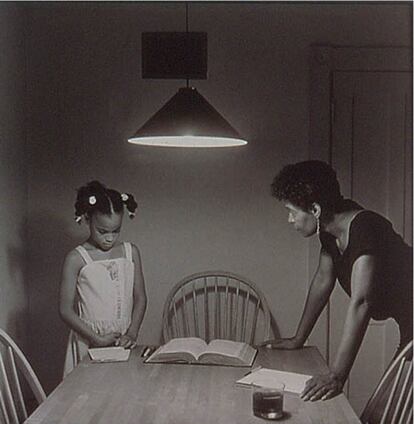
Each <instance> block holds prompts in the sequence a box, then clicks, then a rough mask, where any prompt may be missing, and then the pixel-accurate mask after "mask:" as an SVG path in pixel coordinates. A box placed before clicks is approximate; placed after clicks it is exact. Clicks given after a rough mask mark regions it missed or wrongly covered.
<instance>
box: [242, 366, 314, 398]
mask: <svg viewBox="0 0 414 424" xmlns="http://www.w3.org/2000/svg"><path fill="white" fill-rule="evenodd" d="M310 378H311V376H310V375H305V374H297V373H294V372H286V371H278V370H271V369H268V368H260V369H258V370H254V371H252V372H251V373H250V374H248V375H246V376H245V377H243V378H241V379H240V380H237V381H236V383H238V384H241V385H252V384H257V385H263V386H269V387H272V384H274V383H283V384H284V385H285V391H287V392H290V393H297V394H300V393H302V391H303V389H304V388H305V383H306V381H307V380H309V379H310Z"/></svg>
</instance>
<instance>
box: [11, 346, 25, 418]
mask: <svg viewBox="0 0 414 424" xmlns="http://www.w3.org/2000/svg"><path fill="white" fill-rule="evenodd" d="M7 354H8V357H9V362H10V379H11V380H12V381H13V387H14V389H15V391H16V397H17V399H16V403H17V404H18V406H19V410H20V411H21V413H22V415H23V418H24V419H26V418H27V409H26V405H25V403H24V400H23V392H22V386H21V384H20V381H19V376H18V375H17V367H16V362H15V358H14V354H13V349H12V348H11V346H8V348H7Z"/></svg>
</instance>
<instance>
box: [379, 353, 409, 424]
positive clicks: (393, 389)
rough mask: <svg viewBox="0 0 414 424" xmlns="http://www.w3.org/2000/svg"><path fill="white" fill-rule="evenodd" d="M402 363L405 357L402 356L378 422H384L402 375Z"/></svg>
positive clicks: (383, 423) (381, 423)
mask: <svg viewBox="0 0 414 424" xmlns="http://www.w3.org/2000/svg"><path fill="white" fill-rule="evenodd" d="M404 364H405V359H404V358H403V359H402V361H401V362H400V364H399V367H398V371H397V375H396V376H395V379H394V382H393V385H392V388H391V393H390V395H389V397H388V400H387V403H386V405H385V410H384V413H383V415H382V418H381V422H380V424H385V420H386V419H387V416H388V412H389V411H390V408H391V404H392V401H393V399H394V395H395V392H396V390H397V386H398V384H399V382H400V378H401V375H402V372H403V369H404Z"/></svg>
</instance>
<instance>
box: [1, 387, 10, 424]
mask: <svg viewBox="0 0 414 424" xmlns="http://www.w3.org/2000/svg"><path fill="white" fill-rule="evenodd" d="M0 412H1V416H2V418H3V420H4V423H5V424H10V420H9V414H8V413H7V408H6V401H5V400H4V396H3V392H2V390H1V389H0Z"/></svg>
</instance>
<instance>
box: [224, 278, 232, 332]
mask: <svg viewBox="0 0 414 424" xmlns="http://www.w3.org/2000/svg"><path fill="white" fill-rule="evenodd" d="M225 287H226V289H225V290H226V291H225V299H224V335H223V337H224V338H225V339H227V338H228V337H229V335H228V334H229V332H228V324H229V323H228V318H229V310H230V307H229V279H228V278H226V286H225Z"/></svg>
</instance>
